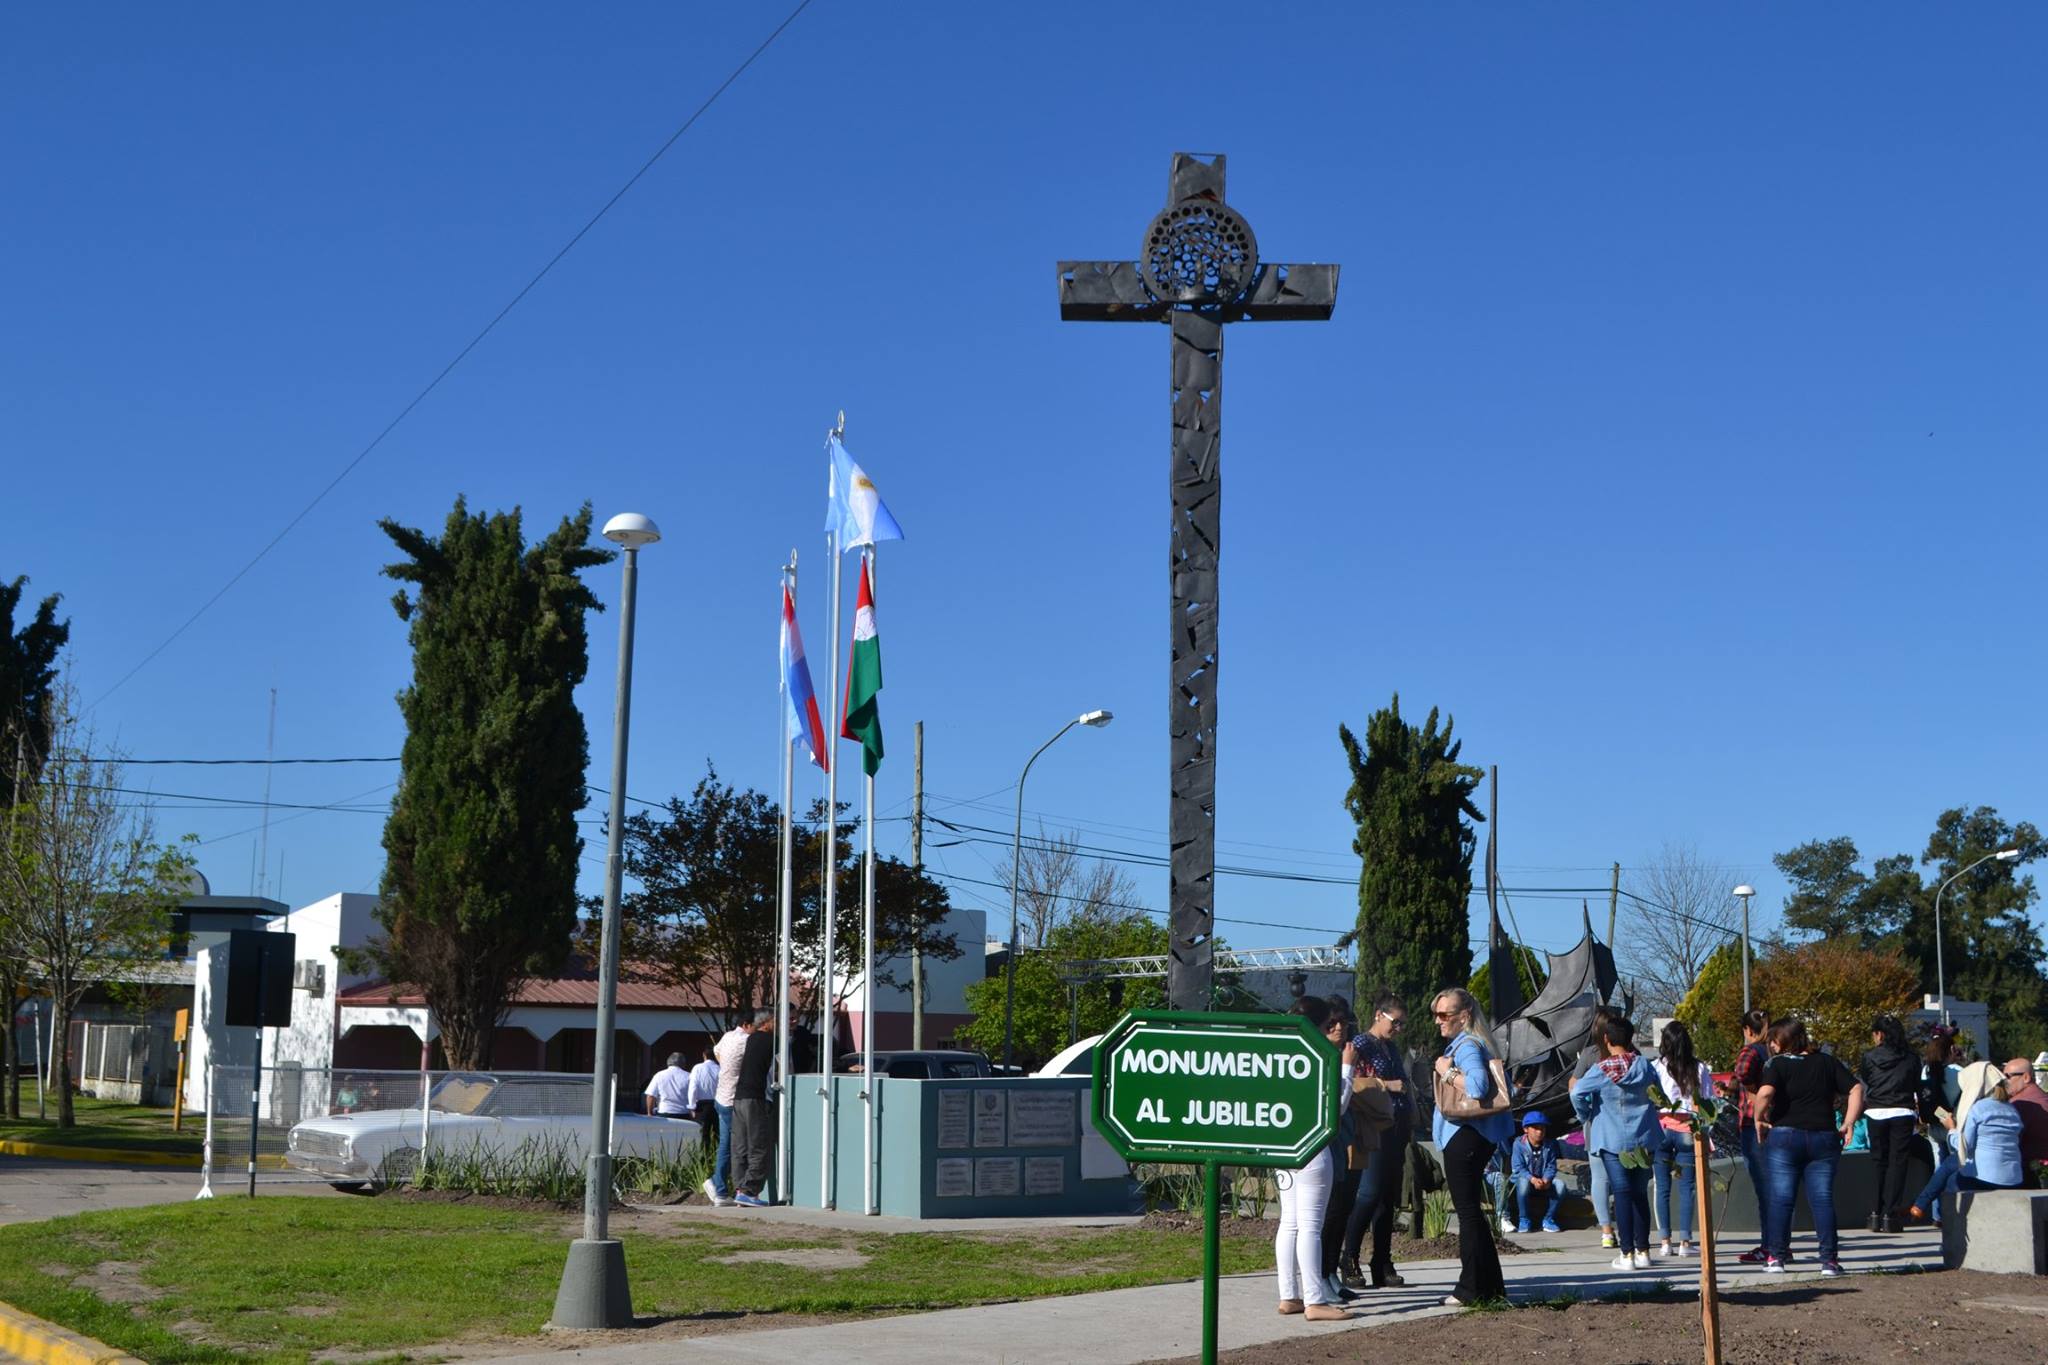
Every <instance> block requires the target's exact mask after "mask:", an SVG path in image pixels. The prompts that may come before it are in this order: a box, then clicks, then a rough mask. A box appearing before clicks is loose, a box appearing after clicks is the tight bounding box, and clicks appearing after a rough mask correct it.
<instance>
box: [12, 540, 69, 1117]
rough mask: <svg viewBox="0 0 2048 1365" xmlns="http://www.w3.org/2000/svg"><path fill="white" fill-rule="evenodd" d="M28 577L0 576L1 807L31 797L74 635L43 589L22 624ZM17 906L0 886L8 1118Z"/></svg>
mask: <svg viewBox="0 0 2048 1365" xmlns="http://www.w3.org/2000/svg"><path fill="white" fill-rule="evenodd" d="M27 587H28V579H27V578H26V577H22V578H16V579H15V580H14V581H13V582H12V583H6V582H0V798H4V799H0V812H4V811H6V810H10V809H12V808H13V807H14V806H16V805H17V804H19V803H20V802H22V801H23V800H25V799H26V798H27V794H28V788H29V784H30V783H32V782H33V781H34V780H35V779H36V777H37V776H38V774H39V773H40V772H41V770H42V756H43V752H44V751H45V750H46V749H47V748H48V747H49V712H50V696H51V689H52V687H53V686H54V685H55V683H56V681H57V656H58V655H59V654H61V653H62V652H63V650H64V646H65V645H67V644H69V643H70V642H71V622H69V621H59V620H58V619H57V602H58V597H57V595H56V594H55V593H52V594H51V595H50V596H48V597H45V598H44V599H43V600H42V601H41V602H40V603H38V604H37V606H36V611H35V615H34V616H32V617H30V618H29V619H28V620H27V621H25V622H23V623H22V624H21V626H20V627H18V628H17V627H16V626H15V624H14V613H15V610H16V609H17V608H19V607H20V606H21V599H22V594H23V592H24V591H25V590H26V589H27ZM19 923H20V910H19V909H18V908H17V907H15V906H13V905H11V904H9V903H8V901H7V900H6V898H5V895H4V893H0V1002H5V1008H0V1051H4V1052H5V1053H6V1060H5V1061H4V1062H0V1066H4V1067H5V1068H6V1070H5V1073H4V1074H5V1080H4V1083H0V1091H4V1094H5V1100H4V1104H5V1108H6V1113H7V1117H8V1118H20V1117H21V1064H20V1062H19V1061H18V1060H17V1054H18V1052H19V1050H20V1049H19V1046H18V1043H17V1040H16V1038H15V1036H14V1006H13V1002H14V1001H15V1000H17V999H19V998H20V994H21V988H22V986H23V985H24V984H25V982H24V978H23V974H22V956H21V950H20V944H19V942H18V941H17V940H18V937H19V935H18V932H17V930H18V928H19Z"/></svg>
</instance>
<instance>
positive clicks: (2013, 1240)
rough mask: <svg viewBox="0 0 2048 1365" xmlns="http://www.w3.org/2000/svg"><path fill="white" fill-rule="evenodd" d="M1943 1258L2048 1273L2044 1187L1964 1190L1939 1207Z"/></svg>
mask: <svg viewBox="0 0 2048 1365" xmlns="http://www.w3.org/2000/svg"><path fill="white" fill-rule="evenodd" d="M1941 1263H1942V1265H1943V1266H1944V1267H1946V1268H1947V1269H1949V1270H1988V1271H1990V1272H1991V1273H1993V1274H1995V1275H2041V1274H2048V1192H2044V1191H2041V1190H1964V1191H1961V1192H1959V1193H1957V1194H1955V1195H1952V1196H1950V1197H1949V1199H1948V1201H1947V1203H1946V1205H1945V1206H1944V1207H1943V1209H1942V1213H1941Z"/></svg>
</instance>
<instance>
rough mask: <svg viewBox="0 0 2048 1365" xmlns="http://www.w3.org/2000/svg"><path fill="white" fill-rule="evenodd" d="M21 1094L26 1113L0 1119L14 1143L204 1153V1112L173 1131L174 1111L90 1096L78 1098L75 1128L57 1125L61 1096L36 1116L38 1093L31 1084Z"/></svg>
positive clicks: (2, 1134) (2, 1131)
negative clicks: (46, 1113) (46, 1112)
mask: <svg viewBox="0 0 2048 1365" xmlns="http://www.w3.org/2000/svg"><path fill="white" fill-rule="evenodd" d="M23 1090H24V1091H25V1092H26V1093H24V1094H23V1095H22V1097H21V1108H22V1116H21V1117H20V1118H18V1119H0V1140H4V1141H11V1142H48V1143H57V1144H61V1145H63V1146H65V1147H126V1148H129V1149H131V1150H134V1151H147V1152H190V1153H191V1154H192V1155H193V1156H198V1155H199V1147H200V1141H201V1132H200V1129H201V1127H202V1126H203V1125H204V1123H205V1121H206V1116H205V1115H204V1114H201V1115H198V1116H197V1119H196V1121H195V1118H194V1116H193V1115H191V1114H187V1115H186V1116H185V1129H184V1131H183V1132H180V1133H173V1132H172V1131H171V1111H170V1110H168V1109H153V1108H150V1107H149V1106H147V1105H141V1104H122V1103H119V1102H118V1101H114V1100H96V1099H92V1098H91V1097H89V1096H86V1095H75V1096H73V1097H72V1102H71V1103H72V1116H73V1117H74V1118H76V1119H77V1120H78V1124H77V1126H76V1127H73V1128H59V1127H58V1126H57V1100H56V1096H54V1095H53V1096H51V1097H50V1103H49V1115H50V1116H49V1117H48V1118H46V1119H39V1118H37V1117H36V1116H35V1112H34V1110H35V1095H34V1092H33V1091H32V1090H30V1089H29V1087H27V1086H24V1087H23Z"/></svg>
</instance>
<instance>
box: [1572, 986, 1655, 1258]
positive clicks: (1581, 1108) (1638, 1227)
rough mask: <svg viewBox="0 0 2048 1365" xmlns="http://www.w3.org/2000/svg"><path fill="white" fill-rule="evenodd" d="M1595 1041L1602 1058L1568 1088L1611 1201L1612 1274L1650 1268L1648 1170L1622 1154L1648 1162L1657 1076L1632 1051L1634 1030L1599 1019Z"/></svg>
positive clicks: (1630, 1025)
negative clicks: (1616, 1245)
mask: <svg viewBox="0 0 2048 1365" xmlns="http://www.w3.org/2000/svg"><path fill="white" fill-rule="evenodd" d="M1593 1038H1594V1041H1595V1042H1596V1043H1597V1044H1598V1045H1599V1048H1600V1051H1601V1053H1602V1057H1601V1060H1599V1061H1598V1062H1595V1063H1594V1064H1593V1067H1592V1069H1591V1070H1590V1071H1588V1072H1587V1073H1586V1074H1585V1075H1583V1076H1581V1077H1579V1079H1578V1080H1576V1081H1574V1082H1573V1083H1572V1109H1573V1111H1574V1112H1575V1113H1577V1114H1578V1116H1579V1118H1580V1120H1581V1121H1582V1122H1584V1124H1585V1125H1586V1153H1587V1155H1588V1156H1589V1157H1591V1158H1592V1159H1593V1160H1594V1161H1599V1162H1602V1163H1604V1164H1605V1165H1606V1168H1607V1188H1608V1190H1609V1191H1611V1192H1612V1194H1613V1196H1614V1223H1615V1230H1616V1232H1617V1233H1619V1235H1620V1242H1621V1246H1620V1253H1621V1254H1620V1255H1618V1256H1616V1257H1615V1258H1614V1261H1613V1265H1614V1268H1615V1269H1616V1270H1630V1269H1634V1270H1648V1269H1649V1268H1650V1167H1649V1164H1648V1162H1647V1160H1646V1161H1645V1163H1644V1164H1643V1165H1641V1166H1623V1165H1622V1164H1621V1157H1622V1153H1624V1152H1632V1151H1636V1150H1638V1149H1641V1150H1642V1151H1643V1154H1644V1156H1645V1157H1646V1158H1647V1157H1648V1155H1649V1150H1650V1148H1652V1147H1653V1146H1655V1145H1656V1143H1657V1141H1658V1139H1659V1136H1660V1133H1661V1131H1662V1130H1661V1128H1660V1126H1659V1124H1658V1122H1657V1106H1656V1105H1655V1104H1653V1103H1651V1101H1650V1086H1651V1085H1652V1084H1653V1083H1654V1082H1655V1080H1656V1073H1655V1072H1654V1071H1652V1070H1651V1069H1650V1064H1649V1063H1648V1062H1646V1061H1644V1060H1643V1059H1642V1057H1641V1056H1640V1055H1639V1054H1638V1053H1637V1052H1636V1026H1635V1025H1634V1024H1633V1023H1630V1022H1629V1021H1628V1020H1626V1019H1603V1020H1602V1021H1601V1022H1600V1023H1599V1025H1598V1026H1597V1027H1596V1028H1595V1030H1594V1033H1593Z"/></svg>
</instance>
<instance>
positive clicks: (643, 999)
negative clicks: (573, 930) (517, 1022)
mask: <svg viewBox="0 0 2048 1365" xmlns="http://www.w3.org/2000/svg"><path fill="white" fill-rule="evenodd" d="M335 1003H336V1004H337V1005H424V1004H426V1003H427V1002H426V997H425V996H423V995H422V994H421V993H420V989H419V987H417V986H412V985H406V984H403V983H401V984H400V985H398V986H395V987H394V986H392V985H391V984H390V983H389V982H385V981H366V982H364V983H363V984H362V985H360V986H350V987H349V988H348V989H347V990H345V991H341V992H338V993H337V994H336V995H335ZM507 1003H509V1004H513V1005H561V1006H567V1007H570V1008H588V1009H595V1008H597V966H596V964H595V963H593V962H592V961H591V960H590V959H589V958H587V957H585V956H583V955H582V954H578V955H577V956H575V957H574V958H571V959H570V961H569V965H568V966H567V967H565V968H564V969H563V970H562V972H561V973H560V974H559V975H557V976H552V977H536V978H534V979H533V980H531V981H528V982H526V983H525V984H524V985H523V986H521V987H520V988H519V990H518V991H516V992H515V993H514V994H513V996H512V999H511V1000H510V1001H508V1002H507ZM724 1007H725V993H724V992H723V991H721V990H719V989H718V987H716V986H714V985H710V984H708V983H707V984H706V985H705V986H704V987H703V988H702V990H701V991H698V990H691V991H685V990H683V989H682V988H680V987H678V986H671V985H667V984H665V983H663V982H661V981H659V980H657V979H656V977H655V973H654V971H653V969H652V968H651V967H649V966H648V965H647V964H645V963H635V962H626V963H621V964H620V965H619V1008H620V1009H632V1010H696V1009H705V1010H712V1011H717V1010H721V1009H723V1008H724Z"/></svg>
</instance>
